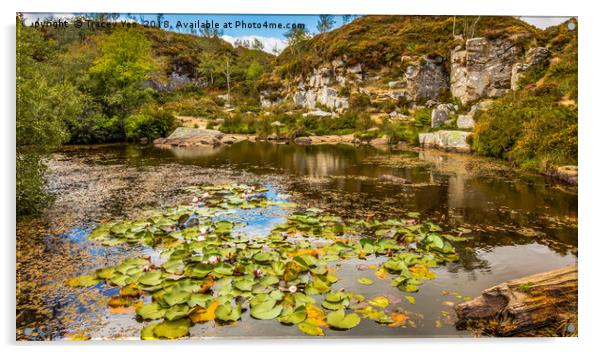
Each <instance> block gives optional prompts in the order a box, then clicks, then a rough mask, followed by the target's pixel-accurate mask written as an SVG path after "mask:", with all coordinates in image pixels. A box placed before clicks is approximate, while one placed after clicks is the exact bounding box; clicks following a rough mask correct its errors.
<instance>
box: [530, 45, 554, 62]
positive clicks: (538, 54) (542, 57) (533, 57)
mask: <svg viewBox="0 0 602 354" xmlns="http://www.w3.org/2000/svg"><path fill="white" fill-rule="evenodd" d="M549 59H550V51H549V50H548V48H546V47H534V48H529V50H527V54H525V64H527V65H546V64H547V63H548V60H549Z"/></svg>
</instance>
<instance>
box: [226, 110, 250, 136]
mask: <svg viewBox="0 0 602 354" xmlns="http://www.w3.org/2000/svg"><path fill="white" fill-rule="evenodd" d="M219 130H220V131H221V132H222V133H230V134H255V132H256V129H255V117H254V115H252V114H244V113H235V114H233V115H231V116H229V117H226V118H225V119H224V123H223V124H222V125H221V126H220V128H219Z"/></svg>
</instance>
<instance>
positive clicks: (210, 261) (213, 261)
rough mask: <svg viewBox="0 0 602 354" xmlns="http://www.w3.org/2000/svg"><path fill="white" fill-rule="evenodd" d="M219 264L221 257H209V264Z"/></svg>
mask: <svg viewBox="0 0 602 354" xmlns="http://www.w3.org/2000/svg"><path fill="white" fill-rule="evenodd" d="M218 262H219V256H211V257H209V264H215V263H218Z"/></svg>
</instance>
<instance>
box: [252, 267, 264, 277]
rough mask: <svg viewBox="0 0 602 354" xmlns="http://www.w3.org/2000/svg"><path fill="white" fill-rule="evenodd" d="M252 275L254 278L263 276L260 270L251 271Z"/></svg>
mask: <svg viewBox="0 0 602 354" xmlns="http://www.w3.org/2000/svg"><path fill="white" fill-rule="evenodd" d="M253 275H255V277H257V278H259V277H261V276H262V275H263V271H261V269H255V270H253Z"/></svg>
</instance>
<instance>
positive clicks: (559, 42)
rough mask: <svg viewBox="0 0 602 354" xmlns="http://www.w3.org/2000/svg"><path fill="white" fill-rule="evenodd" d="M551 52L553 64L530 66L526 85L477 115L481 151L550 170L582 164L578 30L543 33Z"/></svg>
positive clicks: (477, 144) (477, 148)
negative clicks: (579, 162) (578, 90)
mask: <svg viewBox="0 0 602 354" xmlns="http://www.w3.org/2000/svg"><path fill="white" fill-rule="evenodd" d="M544 36H545V39H546V42H547V43H549V44H550V45H549V49H550V50H551V52H552V59H551V61H550V64H549V65H548V66H543V67H542V66H536V67H533V68H531V69H530V70H529V71H528V72H526V73H525V75H524V76H523V77H522V79H521V81H520V83H519V84H520V86H521V88H520V89H519V90H517V91H515V92H512V93H510V94H508V95H506V96H504V97H502V98H500V99H498V100H496V101H494V103H493V105H492V107H491V108H490V109H489V110H487V111H483V112H481V114H479V115H478V116H477V124H476V126H475V137H474V144H473V147H474V149H475V151H476V152H477V153H478V154H482V155H486V156H494V157H500V158H507V159H510V160H511V161H513V162H515V163H516V164H517V165H518V166H520V167H522V168H527V169H533V170H536V171H540V172H545V171H546V170H548V169H550V168H554V167H555V166H560V165H574V164H577V155H578V154H577V153H578V143H577V127H578V122H577V114H578V107H577V103H576V102H577V67H578V65H577V29H575V30H572V31H571V30H568V28H567V26H566V24H565V25H560V26H555V27H551V28H550V29H548V30H547V31H545V32H544Z"/></svg>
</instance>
